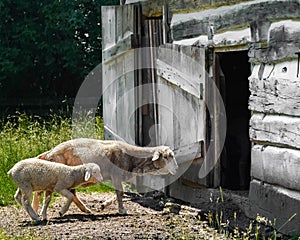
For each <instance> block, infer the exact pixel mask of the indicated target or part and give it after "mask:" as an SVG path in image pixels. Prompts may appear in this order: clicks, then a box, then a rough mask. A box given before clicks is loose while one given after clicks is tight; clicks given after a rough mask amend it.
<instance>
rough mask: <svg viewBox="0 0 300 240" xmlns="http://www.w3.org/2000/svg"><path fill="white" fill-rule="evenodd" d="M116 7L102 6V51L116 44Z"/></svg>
mask: <svg viewBox="0 0 300 240" xmlns="http://www.w3.org/2000/svg"><path fill="white" fill-rule="evenodd" d="M115 8H116V7H115V6H102V7H101V14H102V17H101V19H102V25H103V26H104V27H102V49H106V48H108V47H110V46H113V45H114V44H115V42H116V29H115V27H116V24H115V15H116V10H115Z"/></svg>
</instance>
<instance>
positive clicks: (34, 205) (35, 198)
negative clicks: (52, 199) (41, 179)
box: [32, 192, 43, 212]
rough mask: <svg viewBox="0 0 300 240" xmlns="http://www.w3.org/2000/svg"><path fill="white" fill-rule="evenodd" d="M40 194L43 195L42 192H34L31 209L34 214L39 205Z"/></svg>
mask: <svg viewBox="0 0 300 240" xmlns="http://www.w3.org/2000/svg"><path fill="white" fill-rule="evenodd" d="M42 194H43V192H34V194H33V200H32V208H33V209H34V211H36V212H37V210H38V209H39V203H40V200H41V195H42Z"/></svg>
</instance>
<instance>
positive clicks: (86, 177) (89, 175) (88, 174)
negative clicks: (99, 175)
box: [84, 170, 91, 182]
mask: <svg viewBox="0 0 300 240" xmlns="http://www.w3.org/2000/svg"><path fill="white" fill-rule="evenodd" d="M90 178H91V171H90V170H87V171H86V172H85V175H84V181H86V182H87V181H88V180H89V179H90Z"/></svg>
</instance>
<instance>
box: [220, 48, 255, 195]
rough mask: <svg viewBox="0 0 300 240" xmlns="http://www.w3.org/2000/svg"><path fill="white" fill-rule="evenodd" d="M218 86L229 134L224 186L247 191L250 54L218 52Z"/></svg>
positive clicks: (222, 176)
mask: <svg viewBox="0 0 300 240" xmlns="http://www.w3.org/2000/svg"><path fill="white" fill-rule="evenodd" d="M217 55H218V57H217V58H218V63H219V64H218V65H219V71H218V72H219V75H220V76H219V82H220V84H219V86H220V91H221V95H222V97H223V101H224V104H225V108H226V116H227V133H226V140H225V146H224V149H223V152H222V155H221V186H223V187H224V188H227V189H232V190H247V189H249V184H250V165H251V143H250V139H249V120H250V117H251V112H250V111H249V110H248V100H249V96H250V91H249V81H248V77H249V76H250V75H251V68H250V63H249V61H248V60H249V59H248V52H247V51H238V52H224V53H217Z"/></svg>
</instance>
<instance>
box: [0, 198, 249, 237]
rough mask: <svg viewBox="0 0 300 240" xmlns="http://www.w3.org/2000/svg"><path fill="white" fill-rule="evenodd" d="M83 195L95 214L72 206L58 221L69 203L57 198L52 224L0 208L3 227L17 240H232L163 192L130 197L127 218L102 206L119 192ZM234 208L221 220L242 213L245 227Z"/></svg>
mask: <svg viewBox="0 0 300 240" xmlns="http://www.w3.org/2000/svg"><path fill="white" fill-rule="evenodd" d="M79 196H80V198H81V199H82V200H83V201H84V202H85V203H86V205H87V206H89V207H90V208H91V209H92V210H93V214H85V213H82V212H80V210H79V209H78V208H77V207H76V206H75V205H74V204H72V205H71V207H70V210H69V211H68V212H67V213H66V215H65V216H63V217H59V215H58V211H59V209H60V207H61V205H62V204H63V203H64V201H65V199H63V198H61V197H56V198H55V201H54V202H52V204H51V207H50V208H49V209H48V219H49V220H48V222H41V223H34V222H32V221H31V220H30V218H29V216H28V215H27V213H26V212H25V211H24V210H23V209H22V208H21V207H20V206H17V205H14V206H8V207H2V208H0V228H1V229H2V230H3V231H4V233H5V234H6V235H7V236H8V237H9V238H14V239H16V238H21V239H26V238H27V239H51V240H52V239H228V238H226V237H225V235H222V234H219V233H218V232H217V231H216V230H215V229H212V228H210V227H209V225H211V223H209V222H208V221H207V212H204V211H203V210H202V209H200V208H194V207H190V206H187V205H185V204H182V203H178V202H177V203H174V201H173V200H170V199H166V198H164V196H162V195H159V194H156V195H155V194H152V195H150V196H148V197H145V196H141V195H138V194H135V193H126V194H125V198H124V206H125V208H126V209H127V211H128V215H125V216H124V215H119V214H118V210H117V203H114V204H112V205H111V206H109V207H107V208H106V209H104V210H103V211H101V210H98V209H100V203H101V202H103V201H105V200H106V199H108V198H111V197H112V196H114V193H104V194H99V193H92V194H85V193H79ZM204 207H205V206H204ZM205 208H206V211H207V210H208V209H207V206H206V207H205ZM235 208H236V206H229V208H228V209H227V210H226V211H225V209H224V216H222V217H226V215H228V216H233V215H234V214H233V212H237V214H238V216H242V217H241V220H240V225H245V226H246V225H247V224H248V223H249V219H247V218H245V217H244V216H243V214H242V212H239V209H238V208H236V209H235ZM222 212H223V211H222ZM234 221H237V219H235V220H234Z"/></svg>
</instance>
